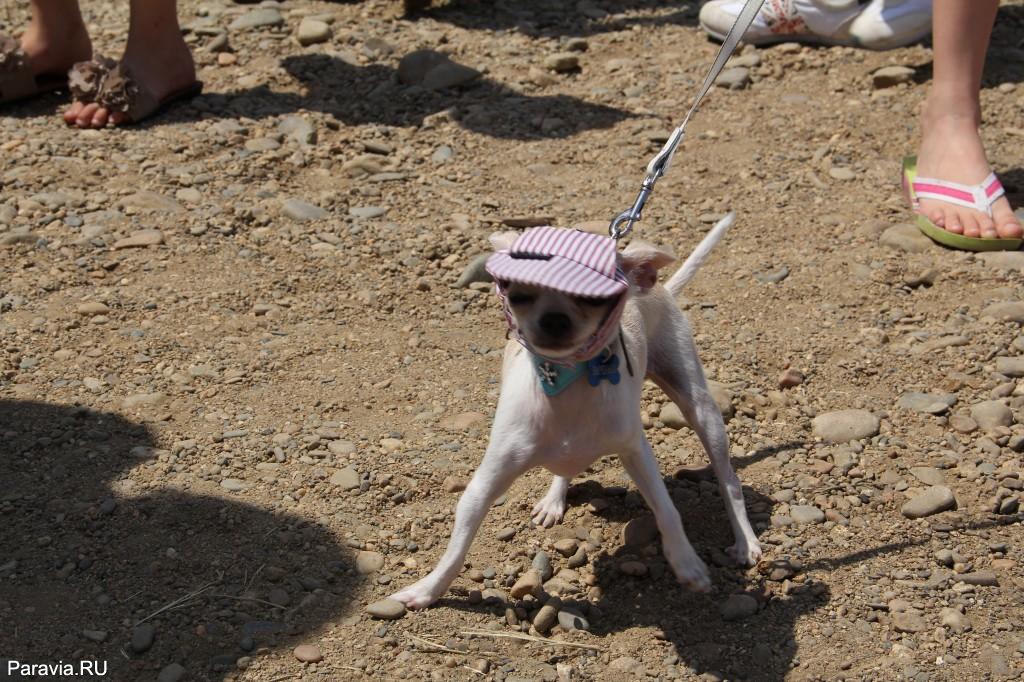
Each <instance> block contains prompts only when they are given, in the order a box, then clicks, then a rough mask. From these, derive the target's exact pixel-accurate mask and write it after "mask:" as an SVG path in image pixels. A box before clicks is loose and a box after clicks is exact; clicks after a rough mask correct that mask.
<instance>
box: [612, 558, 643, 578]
mask: <svg viewBox="0 0 1024 682" xmlns="http://www.w3.org/2000/svg"><path fill="white" fill-rule="evenodd" d="M619 572H620V573H622V574H623V575H629V576H634V577H639V576H644V575H647V564H645V563H644V562H642V561H623V562H622V563H621V564H619Z"/></svg>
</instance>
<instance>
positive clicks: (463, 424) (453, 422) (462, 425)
mask: <svg viewBox="0 0 1024 682" xmlns="http://www.w3.org/2000/svg"><path fill="white" fill-rule="evenodd" d="M485 419H486V417H485V416H484V415H483V414H481V413H479V412H463V413H462V414H457V415H454V416H452V417H446V418H445V419H442V420H441V426H442V427H443V428H446V429H449V430H451V431H465V430H466V429H468V428H470V427H471V426H475V425H476V424H479V423H480V422H482V421H484V420H485Z"/></svg>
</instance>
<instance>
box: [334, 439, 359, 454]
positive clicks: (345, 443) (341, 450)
mask: <svg viewBox="0 0 1024 682" xmlns="http://www.w3.org/2000/svg"><path fill="white" fill-rule="evenodd" d="M327 449H328V450H330V451H331V454H334V455H338V456H339V457H345V456H348V455H352V454H355V452H356V444H355V443H353V442H352V441H350V440H332V441H331V442H330V443H328V444H327Z"/></svg>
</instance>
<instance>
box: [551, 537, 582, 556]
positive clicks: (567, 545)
mask: <svg viewBox="0 0 1024 682" xmlns="http://www.w3.org/2000/svg"><path fill="white" fill-rule="evenodd" d="M553 547H554V549H555V551H556V552H558V553H559V554H561V555H562V556H564V557H567V558H568V557H571V556H572V555H573V554H575V553H576V548H577V547H579V543H578V542H577V541H576V540H575V539H574V538H563V539H561V540H558V541H557V542H555V544H554V545H553Z"/></svg>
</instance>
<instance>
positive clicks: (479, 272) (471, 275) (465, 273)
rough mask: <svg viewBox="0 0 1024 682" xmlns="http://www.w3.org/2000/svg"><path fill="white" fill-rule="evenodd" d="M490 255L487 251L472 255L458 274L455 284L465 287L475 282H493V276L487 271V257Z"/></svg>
mask: <svg viewBox="0 0 1024 682" xmlns="http://www.w3.org/2000/svg"><path fill="white" fill-rule="evenodd" d="M490 257H491V254H489V253H482V254H480V255H479V256H476V257H474V258H473V260H471V261H470V262H469V264H467V265H466V267H465V268H463V270H462V272H461V273H460V274H459V279H458V280H457V281H456V282H455V286H457V287H458V288H460V289H465V288H467V287H468V286H469V285H470V284H475V283H477V282H493V281H494V278H493V277H491V274H490V273H489V272H487V259H488V258H490Z"/></svg>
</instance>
